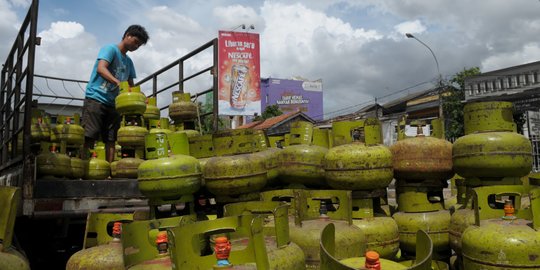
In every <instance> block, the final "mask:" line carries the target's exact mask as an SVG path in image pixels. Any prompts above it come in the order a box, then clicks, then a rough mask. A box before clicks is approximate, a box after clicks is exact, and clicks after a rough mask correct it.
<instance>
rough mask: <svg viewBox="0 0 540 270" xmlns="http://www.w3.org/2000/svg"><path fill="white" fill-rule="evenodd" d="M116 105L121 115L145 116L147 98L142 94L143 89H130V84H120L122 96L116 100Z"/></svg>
mask: <svg viewBox="0 0 540 270" xmlns="http://www.w3.org/2000/svg"><path fill="white" fill-rule="evenodd" d="M114 104H115V106H116V111H117V112H118V113H119V114H121V115H128V114H136V115H143V114H144V112H145V111H146V97H145V96H144V94H143V93H141V87H140V86H138V85H137V86H132V87H130V86H129V84H128V82H120V94H119V95H118V96H117V97H116V98H115V99H114Z"/></svg>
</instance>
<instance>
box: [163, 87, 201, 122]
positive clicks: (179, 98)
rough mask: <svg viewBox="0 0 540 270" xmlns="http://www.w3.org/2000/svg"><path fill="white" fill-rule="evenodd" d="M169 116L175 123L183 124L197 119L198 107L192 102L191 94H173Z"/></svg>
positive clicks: (178, 92)
mask: <svg viewBox="0 0 540 270" xmlns="http://www.w3.org/2000/svg"><path fill="white" fill-rule="evenodd" d="M169 116H170V117H171V119H172V120H174V121H175V122H183V121H186V120H191V119H195V118H197V105H196V104H195V103H193V102H191V96H190V94H189V93H180V91H175V92H173V93H172V103H171V105H169Z"/></svg>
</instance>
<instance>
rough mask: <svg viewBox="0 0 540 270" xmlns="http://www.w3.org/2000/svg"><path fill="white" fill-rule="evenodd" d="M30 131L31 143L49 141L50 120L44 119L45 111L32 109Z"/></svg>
mask: <svg viewBox="0 0 540 270" xmlns="http://www.w3.org/2000/svg"><path fill="white" fill-rule="evenodd" d="M47 119H48V120H47ZM30 129H31V136H32V142H40V141H49V140H50V136H51V135H50V132H51V130H50V118H48V117H46V115H45V111H43V110H38V109H32V126H31V128H30Z"/></svg>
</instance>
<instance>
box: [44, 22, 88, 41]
mask: <svg viewBox="0 0 540 270" xmlns="http://www.w3.org/2000/svg"><path fill="white" fill-rule="evenodd" d="M82 33H84V26H83V25H82V24H80V23H77V22H53V23H51V26H50V28H49V29H47V30H45V31H42V32H40V33H39V34H38V36H40V37H41V38H42V42H50V43H56V42H57V41H58V40H61V39H71V38H75V37H77V36H78V35H80V34H82Z"/></svg>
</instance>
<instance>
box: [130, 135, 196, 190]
mask: <svg viewBox="0 0 540 270" xmlns="http://www.w3.org/2000/svg"><path fill="white" fill-rule="evenodd" d="M145 148H146V157H147V159H149V158H154V159H149V160H146V161H144V162H143V163H141V164H140V165H139V167H138V176H137V179H138V182H139V190H140V191H141V193H142V194H143V195H145V196H146V197H149V198H152V199H162V200H174V199H178V198H179V197H181V196H182V195H188V194H193V193H195V192H196V191H197V190H199V188H200V186H201V168H200V165H199V161H198V160H197V159H196V158H194V157H192V156H188V155H174V156H171V157H169V156H168V152H169V144H168V140H167V135H166V134H163V133H150V134H148V135H146V137H145Z"/></svg>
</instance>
